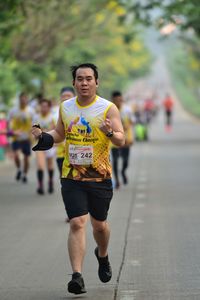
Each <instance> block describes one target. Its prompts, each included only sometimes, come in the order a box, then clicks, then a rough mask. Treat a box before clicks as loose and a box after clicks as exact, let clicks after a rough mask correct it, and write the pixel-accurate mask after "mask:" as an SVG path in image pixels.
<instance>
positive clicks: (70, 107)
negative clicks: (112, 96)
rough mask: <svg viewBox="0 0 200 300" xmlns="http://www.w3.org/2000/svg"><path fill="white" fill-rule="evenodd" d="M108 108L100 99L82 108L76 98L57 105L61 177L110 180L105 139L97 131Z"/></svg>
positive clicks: (107, 102)
mask: <svg viewBox="0 0 200 300" xmlns="http://www.w3.org/2000/svg"><path fill="white" fill-rule="evenodd" d="M111 105H112V103H111V102H109V101H108V100H105V99H103V98H100V97H96V99H95V100H94V101H93V102H92V103H91V104H90V105H88V106H85V107H81V106H80V105H79V104H78V102H77V99H76V98H73V99H71V100H68V101H66V102H63V103H62V104H61V116H62V121H63V124H64V127H65V137H66V156H65V160H64V163H63V173H62V177H64V178H69V179H75V180H81V181H101V180H103V179H108V178H111V165H110V159H109V139H108V138H107V137H106V136H105V134H104V133H103V132H102V131H101V130H100V126H101V124H102V122H103V121H104V120H105V116H106V113H107V111H108V109H109V108H110V106H111Z"/></svg>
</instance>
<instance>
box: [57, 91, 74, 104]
mask: <svg viewBox="0 0 200 300" xmlns="http://www.w3.org/2000/svg"><path fill="white" fill-rule="evenodd" d="M73 97H74V94H73V93H72V92H70V91H66V92H64V93H62V95H61V96H60V100H61V102H62V101H65V100H68V99H71V98H73Z"/></svg>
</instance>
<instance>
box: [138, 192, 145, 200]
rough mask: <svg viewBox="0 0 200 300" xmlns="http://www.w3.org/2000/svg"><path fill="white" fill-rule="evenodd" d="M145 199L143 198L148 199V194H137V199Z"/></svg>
mask: <svg viewBox="0 0 200 300" xmlns="http://www.w3.org/2000/svg"><path fill="white" fill-rule="evenodd" d="M137 198H138V199H143V198H146V194H144V193H137V194H136V199H137Z"/></svg>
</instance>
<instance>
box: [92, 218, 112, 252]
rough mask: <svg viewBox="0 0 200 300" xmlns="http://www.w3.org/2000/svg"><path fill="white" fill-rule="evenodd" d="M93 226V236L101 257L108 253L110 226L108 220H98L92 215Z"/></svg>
mask: <svg viewBox="0 0 200 300" xmlns="http://www.w3.org/2000/svg"><path fill="white" fill-rule="evenodd" d="M91 223H92V227H93V236H94V239H95V241H96V243H97V246H98V254H99V256H100V257H105V256H107V255H108V251H107V249H108V243H109V238H110V228H109V225H108V223H107V221H103V222H102V221H97V220H95V219H94V218H93V217H91Z"/></svg>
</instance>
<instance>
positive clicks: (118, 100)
mask: <svg viewBox="0 0 200 300" xmlns="http://www.w3.org/2000/svg"><path fill="white" fill-rule="evenodd" d="M113 103H114V104H115V105H116V106H117V108H118V109H120V108H121V106H122V103H123V98H122V96H115V97H113Z"/></svg>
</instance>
